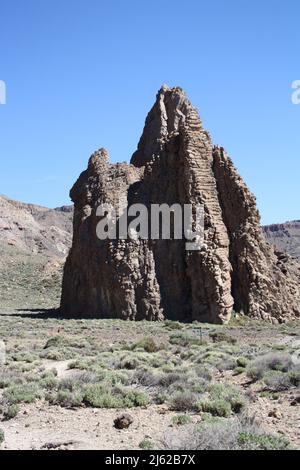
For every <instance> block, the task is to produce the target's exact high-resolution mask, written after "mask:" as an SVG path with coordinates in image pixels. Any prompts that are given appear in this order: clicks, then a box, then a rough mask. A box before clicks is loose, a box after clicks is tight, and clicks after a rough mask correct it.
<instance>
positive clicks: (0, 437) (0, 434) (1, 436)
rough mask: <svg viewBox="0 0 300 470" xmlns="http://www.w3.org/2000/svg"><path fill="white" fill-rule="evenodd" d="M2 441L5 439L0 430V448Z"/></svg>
mask: <svg viewBox="0 0 300 470" xmlns="http://www.w3.org/2000/svg"><path fill="white" fill-rule="evenodd" d="M4 439H5V436H4V431H2V429H0V446H1V444H3V442H4Z"/></svg>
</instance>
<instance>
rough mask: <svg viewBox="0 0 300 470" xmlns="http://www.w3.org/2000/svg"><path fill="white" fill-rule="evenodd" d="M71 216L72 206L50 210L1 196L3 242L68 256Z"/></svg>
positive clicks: (0, 216) (25, 248)
mask: <svg viewBox="0 0 300 470" xmlns="http://www.w3.org/2000/svg"><path fill="white" fill-rule="evenodd" d="M72 217H73V208H72V206H64V207H60V208H57V209H47V208H45V207H41V206H36V205H34V204H25V203H22V202H18V201H14V200H12V199H8V198H7V197H5V196H0V243H1V244H7V245H9V246H13V247H16V248H17V249H19V250H22V251H24V252H28V253H42V254H45V255H49V256H58V257H65V256H66V255H67V253H68V251H69V247H70V245H71V241H72Z"/></svg>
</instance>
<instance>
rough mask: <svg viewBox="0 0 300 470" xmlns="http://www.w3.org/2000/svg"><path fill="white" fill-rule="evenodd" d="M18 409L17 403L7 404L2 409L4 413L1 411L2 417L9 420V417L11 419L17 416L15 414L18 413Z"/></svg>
mask: <svg viewBox="0 0 300 470" xmlns="http://www.w3.org/2000/svg"><path fill="white" fill-rule="evenodd" d="M19 411H20V407H19V405H17V404H14V405H9V406H8V407H7V408H6V409H5V410H4V413H3V417H4V419H5V420H7V421H8V420H10V419H13V418H15V417H16V416H17V414H18V413H19Z"/></svg>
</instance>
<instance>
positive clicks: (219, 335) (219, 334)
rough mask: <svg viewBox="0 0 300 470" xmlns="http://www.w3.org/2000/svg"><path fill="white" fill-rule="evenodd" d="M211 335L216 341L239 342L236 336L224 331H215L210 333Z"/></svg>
mask: <svg viewBox="0 0 300 470" xmlns="http://www.w3.org/2000/svg"><path fill="white" fill-rule="evenodd" d="M209 337H210V338H211V339H212V341H213V342H214V343H221V342H225V343H229V344H236V342H237V340H236V339H235V338H233V337H232V336H230V335H229V334H227V333H225V332H224V331H213V332H211V333H209Z"/></svg>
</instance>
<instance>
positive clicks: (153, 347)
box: [132, 338, 160, 353]
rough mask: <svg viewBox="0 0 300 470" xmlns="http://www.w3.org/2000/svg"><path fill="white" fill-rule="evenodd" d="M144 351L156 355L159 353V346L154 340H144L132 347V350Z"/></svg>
mask: <svg viewBox="0 0 300 470" xmlns="http://www.w3.org/2000/svg"><path fill="white" fill-rule="evenodd" d="M135 349H143V350H144V351H145V352H147V353H154V352H157V351H159V349H160V348H159V346H158V345H157V344H156V343H155V341H154V339H153V338H143V339H141V340H140V341H137V342H136V343H134V345H133V346H132V350H135Z"/></svg>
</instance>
